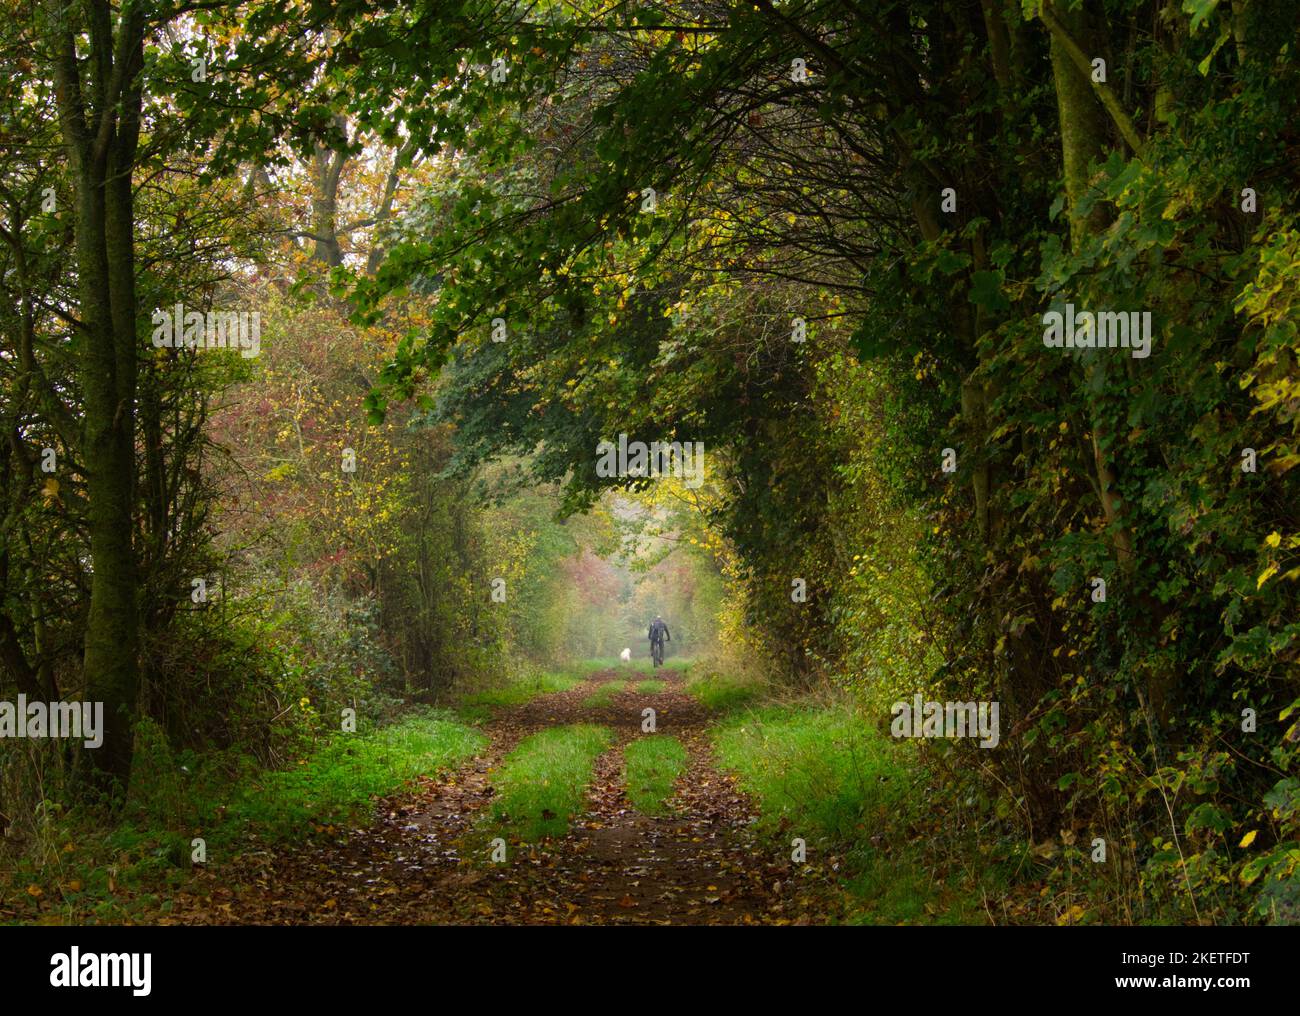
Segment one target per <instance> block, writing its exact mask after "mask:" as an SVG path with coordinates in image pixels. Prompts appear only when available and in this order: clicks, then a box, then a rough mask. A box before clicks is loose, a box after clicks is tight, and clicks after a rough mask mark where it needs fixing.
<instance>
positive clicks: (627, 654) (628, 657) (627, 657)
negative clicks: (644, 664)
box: [618, 649, 632, 663]
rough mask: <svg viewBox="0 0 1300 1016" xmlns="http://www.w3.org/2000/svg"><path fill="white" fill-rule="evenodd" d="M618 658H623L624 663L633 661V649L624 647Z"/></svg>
mask: <svg viewBox="0 0 1300 1016" xmlns="http://www.w3.org/2000/svg"><path fill="white" fill-rule="evenodd" d="M618 658H619V659H620V660H622V661H623V662H624V663H631V662H632V650H631V649H624V650H623V651H622V652H621V653H619V654H618Z"/></svg>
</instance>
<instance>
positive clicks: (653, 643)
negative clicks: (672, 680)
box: [649, 614, 673, 667]
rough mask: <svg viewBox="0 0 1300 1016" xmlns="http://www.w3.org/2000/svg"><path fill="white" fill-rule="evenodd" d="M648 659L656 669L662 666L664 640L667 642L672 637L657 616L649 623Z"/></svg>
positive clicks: (660, 618) (661, 619)
mask: <svg viewBox="0 0 1300 1016" xmlns="http://www.w3.org/2000/svg"><path fill="white" fill-rule="evenodd" d="M649 635H650V659H652V660H653V661H654V665H655V666H656V667H662V666H663V665H664V639H667V640H668V641H669V642H671V641H672V640H673V637H672V635H670V634H669V633H668V625H666V624H664V619H663V618H662V617H660V616H659V615H658V614H656V615H655V619H654V620H653V621H651V622H650V632H649Z"/></svg>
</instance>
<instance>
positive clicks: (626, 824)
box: [164, 669, 831, 924]
mask: <svg viewBox="0 0 1300 1016" xmlns="http://www.w3.org/2000/svg"><path fill="white" fill-rule="evenodd" d="M624 676H625V675H624V674H623V673H622V672H620V671H618V670H607V671H602V672H600V673H598V674H593V675H592V676H591V677H590V678H589V679H588V680H587V681H584V682H583V683H582V684H580V685H578V686H577V687H575V688H573V689H572V690H570V691H567V692H561V693H557V694H551V695H543V696H540V697H538V698H536V699H533V700H532V701H531V702H528V703H526V704H525V705H522V706H517V707H512V708H508V709H501V710H498V711H497V713H496V715H495V716H494V717H493V719H492V720H491V721H490V722H489V723H487V724H486V725H485V727H484V729H485V732H486V733H487V734H488V735H489V736H490V737H491V745H490V747H489V748H488V749H487V750H486V751H485V752H484V754H483V755H481V756H479V757H478V758H477V759H475V760H474V761H472V762H471V763H469V764H468V765H466V766H465V767H462V768H461V769H459V770H457V771H455V772H453V773H450V774H447V775H444V776H443V777H440V778H424V779H421V780H420V781H418V782H417V784H416V785H414V786H413V787H411V788H408V790H407V791H405V792H404V793H402V794H401V795H399V796H396V797H392V798H389V799H386V800H383V801H381V802H380V803H379V805H378V810H377V818H376V821H375V823H374V824H373V825H372V826H370V827H368V828H364V829H355V830H349V831H336V832H335V833H333V834H329V833H327V834H325V835H323V836H318V837H316V839H315V840H314V841H313V842H312V843H310V844H306V845H303V846H301V847H298V848H295V849H294V850H292V851H290V852H283V851H280V852H275V853H271V852H267V853H259V854H253V855H247V856H245V857H243V858H241V859H239V861H238V862H236V864H235V865H233V866H225V867H224V868H222V869H217V870H214V871H211V872H202V873H200V874H199V875H198V876H197V879H198V880H197V882H196V885H197V886H198V887H199V891H198V892H189V893H184V894H181V895H179V896H178V898H177V900H176V904H175V907H174V910H173V912H172V914H171V916H170V918H168V919H167V920H166V921H165V922H164V923H185V924H226V923H239V924H245V923H255V924H444V923H468V924H751V923H754V924H757V923H776V922H780V923H815V922H818V921H820V920H821V919H822V918H821V916H819V915H822V914H823V912H824V909H825V906H826V903H827V900H828V899H830V898H831V893H830V892H829V886H828V884H827V883H826V881H825V880H824V879H823V878H822V877H821V876H820V875H819V874H817V873H815V872H813V871H811V870H810V869H807V868H799V869H798V870H796V866H795V865H793V864H791V862H790V861H789V859H788V854H785V855H783V854H782V853H781V852H780V850H779V849H778V848H777V847H776V846H774V845H773V844H772V843H771V842H770V840H763V839H761V838H759V837H757V836H756V835H754V833H753V830H752V827H751V822H752V820H753V818H754V814H755V809H754V807H753V805H752V803H751V802H750V801H749V800H748V799H747V798H746V797H745V795H744V794H743V793H741V792H740V791H739V790H738V789H737V788H736V787H735V785H734V783H733V780H732V778H731V777H730V776H728V775H725V774H723V773H721V772H720V771H719V770H718V769H717V768H716V766H715V765H714V764H713V761H712V758H711V756H710V749H709V739H708V727H709V724H710V721H711V716H710V714H709V712H708V711H707V710H706V709H704V707H702V706H701V705H700V704H699V703H698V702H697V701H696V700H695V699H694V698H692V697H691V696H690V695H688V694H687V693H686V692H685V691H684V690H683V688H682V677H681V675H680V673H678V672H676V671H673V670H669V669H665V670H663V671H661V672H660V676H661V677H663V678H664V679H665V680H666V681H667V682H668V687H667V688H666V690H665V691H663V692H660V693H658V694H641V693H638V692H636V691H635V690H633V689H634V687H635V681H629V683H628V687H627V688H626V689H625V690H623V691H621V692H617V693H615V694H613V695H612V696H611V698H610V699H609V704H608V705H604V706H594V707H593V706H587V705H584V700H585V699H586V698H587V697H588V696H590V695H591V694H592V692H593V691H595V690H596V689H597V688H598V687H599V686H600V685H602V684H605V683H608V682H609V681H612V680H615V679H621V678H623V677H624ZM646 706H650V707H652V708H654V709H655V711H656V721H657V728H658V732H659V733H662V734H669V735H671V736H674V737H676V738H678V739H679V740H680V741H681V742H682V744H683V745H684V746H685V748H686V750H687V754H688V760H689V761H688V766H687V770H686V772H685V773H684V774H683V776H682V778H681V779H680V780H679V781H678V783H677V792H676V795H675V796H674V798H673V799H672V802H671V805H672V809H671V813H670V814H669V815H668V816H666V817H648V816H645V815H642V814H639V813H638V812H637V811H636V810H635V809H634V808H633V807H632V805H631V804H630V802H629V801H628V799H627V797H626V795H625V793H624V783H623V748H624V746H625V745H626V744H627V743H628V742H629V741H631V740H632V739H633V738H636V737H639V736H642V735H641V723H642V710H643V709H644V708H645V707H646ZM569 723H599V724H602V725H604V726H607V727H609V728H610V729H611V730H612V731H613V732H614V742H613V744H612V746H611V748H610V749H609V750H607V751H606V752H604V753H603V754H602V755H601V756H600V757H599V758H598V759H597V761H596V766H595V773H594V777H593V780H592V783H591V785H590V787H589V788H588V793H587V807H586V811H585V813H583V814H580V815H578V816H577V817H576V819H575V820H574V821H573V822H572V823H571V826H570V830H569V833H568V835H566V836H564V837H558V838H554V839H550V840H546V841H543V842H542V843H540V844H533V845H516V844H511V846H510V848H509V852H508V860H507V862H506V863H504V864H491V863H487V862H486V861H485V860H484V851H483V850H482V841H481V835H478V834H475V835H469V834H471V831H472V829H473V826H474V824H475V823H476V822H477V821H478V819H479V817H480V812H482V811H483V809H484V808H485V807H486V806H487V805H488V804H489V803H490V802H491V799H492V787H491V785H490V783H489V780H488V774H489V772H490V771H491V770H492V769H493V768H495V767H496V766H498V765H499V764H500V763H501V760H502V759H503V758H504V757H505V756H506V755H507V754H508V753H509V752H510V751H511V750H512V749H513V748H514V747H515V745H516V744H518V742H519V741H520V740H521V739H522V738H523V737H525V736H527V735H528V734H531V733H533V732H535V731H537V730H541V729H544V728H546V727H552V726H561V725H564V724H569ZM466 850H471V851H472V853H473V856H472V857H467V856H465V853H464V852H465V851H466ZM232 867H233V870H232Z"/></svg>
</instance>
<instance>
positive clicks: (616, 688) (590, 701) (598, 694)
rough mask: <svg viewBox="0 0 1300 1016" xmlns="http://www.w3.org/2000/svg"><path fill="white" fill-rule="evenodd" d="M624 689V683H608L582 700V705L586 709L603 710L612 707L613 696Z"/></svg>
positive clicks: (625, 685)
mask: <svg viewBox="0 0 1300 1016" xmlns="http://www.w3.org/2000/svg"><path fill="white" fill-rule="evenodd" d="M626 687H627V682H626V681H609V682H607V683H605V684H602V685H601V686H600V687H599V688H597V689H596V690H595V691H593V692H592V693H591V694H590V695H588V696H587V697H586V698H585V699H583V700H582V704H583V706H585V707H586V708H588V709H603V708H605V707H606V706H610V705H613V704H614V696H615V695H617V694H618V693H619V692H621V691H622V690H623V689H624V688H626Z"/></svg>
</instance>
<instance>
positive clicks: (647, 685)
mask: <svg viewBox="0 0 1300 1016" xmlns="http://www.w3.org/2000/svg"><path fill="white" fill-rule="evenodd" d="M667 687H668V682H667V681H642V682H641V683H640V684H638V685H637V686H636V690H637V693H638V694H641V695H658V694H659V693H660V692H661V691H663V690H664V689H665V688H667Z"/></svg>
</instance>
